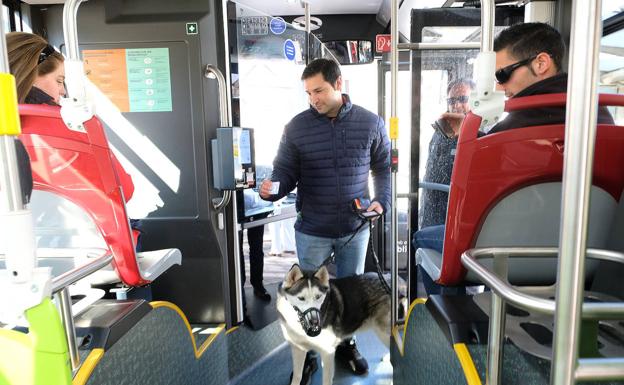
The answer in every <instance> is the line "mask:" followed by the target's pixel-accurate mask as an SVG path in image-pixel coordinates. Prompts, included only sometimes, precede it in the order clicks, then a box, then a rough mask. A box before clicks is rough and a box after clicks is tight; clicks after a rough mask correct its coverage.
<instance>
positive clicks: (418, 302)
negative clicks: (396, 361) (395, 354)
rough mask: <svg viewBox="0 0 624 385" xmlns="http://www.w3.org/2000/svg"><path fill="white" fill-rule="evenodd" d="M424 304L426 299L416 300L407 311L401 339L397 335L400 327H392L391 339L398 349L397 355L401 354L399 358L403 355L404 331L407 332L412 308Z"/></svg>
mask: <svg viewBox="0 0 624 385" xmlns="http://www.w3.org/2000/svg"><path fill="white" fill-rule="evenodd" d="M425 302H427V299H426V298H416V299H415V300H414V301H413V302H412V303H411V305H410V307H409V309H408V311H407V315H406V316H405V323H404V324H403V326H402V327H403V337H402V338H401V335H400V334H399V333H400V331H399V328H401V325H394V326H393V327H392V337H394V342H395V343H396V344H397V347H398V348H399V353H400V354H401V356H403V355H404V354H405V330H407V323H408V322H409V319H410V315H411V314H412V310H414V307H416V305H422V304H424V303H425Z"/></svg>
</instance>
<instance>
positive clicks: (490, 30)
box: [477, 0, 505, 385]
mask: <svg viewBox="0 0 624 385" xmlns="http://www.w3.org/2000/svg"><path fill="white" fill-rule="evenodd" d="M495 11H496V3H495V2H494V1H493V0H481V55H491V56H490V59H491V60H492V61H493V60H494V58H493V55H494V53H493V52H492V51H493V50H494V20H495ZM485 63H486V62H485V57H484V61H482V62H480V65H483V66H485V65H486V64H485ZM488 64H490V65H493V62H490V63H488ZM478 70H479V73H480V74H483V75H481V76H479V78H478V81H477V87H479V96H485V95H481V92H487V90H490V89H492V90H493V88H494V87H493V84H492V83H493V76H494V71H493V70H494V68H489V67H486V68H481V69H478ZM484 70H485V71H490V70H491V71H492V73H491V74H490V73H484ZM484 82H485V84H480V83H484ZM500 263H501V261H499V260H498V259H497V261H495V267H498V265H500ZM499 273H500V272H499ZM491 313H492V314H491V316H490V326H489V331H488V333H489V338H488V350H487V368H486V372H485V377H486V383H487V385H500V383H501V379H502V362H503V360H502V358H503V346H504V339H505V301H503V299H502V298H501V297H499V296H498V295H496V294H492V311H491Z"/></svg>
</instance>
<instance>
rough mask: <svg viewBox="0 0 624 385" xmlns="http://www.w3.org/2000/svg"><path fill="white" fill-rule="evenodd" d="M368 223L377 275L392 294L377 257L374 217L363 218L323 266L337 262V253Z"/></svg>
mask: <svg viewBox="0 0 624 385" xmlns="http://www.w3.org/2000/svg"><path fill="white" fill-rule="evenodd" d="M366 223H368V229H369V235H368V246H369V247H370V249H371V250H372V252H373V261H374V262H375V268H376V269H377V275H378V276H379V281H381V285H382V286H383V287H384V290H385V291H386V293H388V294H390V295H392V294H391V293H392V289H390V286H389V285H388V282H386V279H385V278H384V276H383V271H382V269H381V265H380V264H379V258H378V257H377V252H376V251H375V247H374V245H373V220H372V219H364V218H362V224H361V225H359V226H358V228H357V229H356V230H355V232H354V233H353V234H352V235H351V237H349V239H347V241H346V242H345V243H344V244H343V245H342V246H340V248H339V249H338V250H336V251H332V253H331V254H330V255H329V257H327V258H325V260H324V261H323V263H321V266H319V268H320V267H322V266H327V265H329V264H330V263H335V262H336V254H337V253H338V252H339V251H341V250H342V249H343V248H344V247H345V246H347V245H348V244H349V242H351V241H352V240H353V238H354V237H355V236H356V235H357V233H359V232H360V230H361V229H362V227H364V225H366Z"/></svg>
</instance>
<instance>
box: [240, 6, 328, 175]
mask: <svg viewBox="0 0 624 385" xmlns="http://www.w3.org/2000/svg"><path fill="white" fill-rule="evenodd" d="M235 6H236V39H235V41H236V44H237V49H236V50H234V52H236V54H235V56H236V58H233V59H232V62H234V63H236V64H235V65H233V71H232V82H233V89H234V91H233V93H232V99H233V100H232V109H233V118H234V119H233V122H234V125H240V126H241V127H250V128H253V129H254V130H255V141H256V143H255V146H256V148H257V149H262V151H256V166H257V167H261V168H262V167H266V168H271V165H272V164H273V159H274V158H275V155H276V154H277V148H278V145H279V142H280V138H281V135H282V131H283V129H284V126H285V125H286V123H288V121H289V120H290V119H291V118H292V117H293V116H295V115H296V114H298V113H299V112H301V111H303V110H305V109H306V108H308V99H307V96H306V94H305V92H304V91H303V87H302V83H301V73H302V72H303V69H304V68H305V63H306V60H305V54H306V53H305V43H306V37H305V35H306V33H305V31H301V30H298V29H296V28H294V27H293V26H292V25H290V24H288V23H284V27H283V30H282V28H281V27H276V26H275V25H272V24H271V22H272V20H275V19H274V18H273V17H271V16H268V15H266V14H263V13H261V12H259V11H256V10H254V9H251V8H247V7H245V6H242V5H240V4H235ZM311 38H312V39H313V41H312V42H311V44H310V45H311V54H310V56H311V59H314V58H316V57H319V56H323V57H330V56H331V54H330V53H329V51H328V50H326V49H323V48H322V43H321V42H320V41H318V39H316V38H315V37H314V36H313V35H311ZM233 40H234V39H233ZM268 175H270V172H269V173H268ZM259 176H260V175H259ZM257 182H258V184H259V183H261V182H262V180H260V179H258V181H257Z"/></svg>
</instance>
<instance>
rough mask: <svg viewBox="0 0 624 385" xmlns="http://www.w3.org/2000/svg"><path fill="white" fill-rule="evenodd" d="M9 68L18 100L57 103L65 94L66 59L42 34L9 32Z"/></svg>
mask: <svg viewBox="0 0 624 385" xmlns="http://www.w3.org/2000/svg"><path fill="white" fill-rule="evenodd" d="M6 41H7V51H8V55H9V67H10V68H11V74H12V75H13V76H15V83H16V86H17V99H18V102H19V103H26V104H49V105H58V104H59V102H60V100H61V97H62V96H64V95H65V65H64V64H63V62H64V58H63V55H61V54H60V53H59V52H57V51H56V50H55V49H54V47H52V46H51V45H49V44H48V42H47V41H46V40H45V39H44V38H42V37H41V36H39V35H35V34H32V33H26V32H10V33H8V34H7V35H6Z"/></svg>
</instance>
